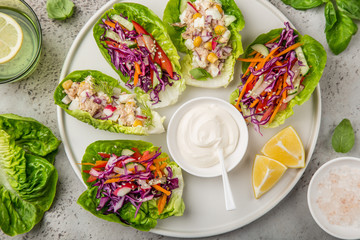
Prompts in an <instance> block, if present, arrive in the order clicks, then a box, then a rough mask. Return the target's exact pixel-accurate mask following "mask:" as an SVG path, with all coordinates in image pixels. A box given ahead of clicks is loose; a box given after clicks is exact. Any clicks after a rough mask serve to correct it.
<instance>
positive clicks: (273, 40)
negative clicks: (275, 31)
mask: <svg viewBox="0 0 360 240" xmlns="http://www.w3.org/2000/svg"><path fill="white" fill-rule="evenodd" d="M279 38H280V35H279V36H277V37H276V38H273V39H271V40H270V41H268V42H267V43H266V44H268V43H273V42H275V41H276V40H278V39H279Z"/></svg>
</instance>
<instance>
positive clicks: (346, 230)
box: [307, 157, 360, 239]
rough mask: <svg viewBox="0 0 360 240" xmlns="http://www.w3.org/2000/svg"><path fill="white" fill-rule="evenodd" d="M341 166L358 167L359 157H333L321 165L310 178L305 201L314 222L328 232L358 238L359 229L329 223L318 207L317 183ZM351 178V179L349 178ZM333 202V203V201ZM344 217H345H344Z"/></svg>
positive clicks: (341, 236)
mask: <svg viewBox="0 0 360 240" xmlns="http://www.w3.org/2000/svg"><path fill="white" fill-rule="evenodd" d="M341 167H348V168H351V169H360V159H359V158H354V157H341V158H335V159H333V160H330V161H328V162H327V163H325V164H324V165H322V166H321V167H320V168H319V169H318V170H317V171H316V172H315V174H314V176H313V177H312V178H311V181H310V184H309V188H308V193H307V201H308V205H309V209H310V212H311V215H312V216H313V218H314V220H315V222H316V223H317V224H318V225H319V226H320V227H321V228H322V229H323V230H324V231H325V232H327V233H328V234H330V235H333V236H334V237H337V238H341V239H359V238H360V229H359V228H358V227H357V226H356V225H355V226H352V227H350V226H348V227H346V226H339V225H334V224H331V223H330V222H329V221H328V219H327V218H326V216H325V214H324V213H323V212H322V211H321V209H320V208H319V205H318V203H317V199H318V197H319V195H318V193H319V184H320V182H323V179H322V178H323V177H324V176H326V175H328V174H329V171H330V170H332V169H339V168H341ZM349 180H351V179H349ZM334 204H335V203H334ZM344 218H346V217H344Z"/></svg>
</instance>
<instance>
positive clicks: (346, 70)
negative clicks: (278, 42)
mask: <svg viewBox="0 0 360 240" xmlns="http://www.w3.org/2000/svg"><path fill="white" fill-rule="evenodd" d="M243 1H245V0H243ZM247 1H251V0H247ZM27 2H28V3H29V4H30V5H31V6H32V7H33V8H34V10H35V12H36V14H37V15H38V17H39V19H40V22H41V25H42V29H43V37H44V42H43V52H42V56H41V61H40V64H39V66H38V68H37V70H36V71H35V72H34V73H33V74H32V75H31V76H30V77H29V78H28V79H26V80H24V81H21V82H17V83H13V84H6V85H0V96H1V101H0V113H15V114H19V115H22V116H27V117H33V118H35V119H37V120H39V121H40V122H42V123H43V124H45V125H47V126H48V127H50V128H51V129H52V130H53V131H54V132H55V134H56V135H57V136H58V137H59V130H58V127H57V120H56V107H55V105H54V103H53V92H54V89H55V87H56V86H57V82H58V77H59V75H60V71H61V68H62V64H63V62H64V59H65V56H66V54H67V52H68V50H69V48H70V46H71V44H72V42H73V40H74V39H75V37H76V35H77V34H78V32H79V31H80V29H81V28H82V26H83V25H84V24H85V23H86V22H87V21H88V19H89V18H90V17H91V16H92V14H94V13H95V12H96V11H97V9H99V8H100V7H101V6H102V5H103V4H105V3H106V2H107V1H106V0H84V1H83V0H74V3H75V5H76V10H75V13H74V16H73V17H72V18H71V19H68V20H66V21H53V20H50V19H49V18H48V17H47V14H46V10H45V8H46V7H45V5H46V1H45V0H27ZM164 2H165V0H164ZM270 2H271V3H272V4H274V5H275V6H276V7H277V8H278V9H280V11H281V12H283V13H284V14H285V16H286V17H287V18H288V19H289V20H290V21H291V22H292V23H293V24H294V25H295V27H296V28H297V29H298V30H299V32H301V33H304V34H309V35H311V36H313V37H314V38H316V39H317V40H318V41H320V42H321V43H322V44H323V45H324V47H325V49H326V51H327V52H328V62H327V66H326V68H325V72H324V75H323V77H322V79H321V94H322V120H321V128H320V134H319V138H318V141H317V145H316V149H315V152H314V154H313V157H312V161H311V163H310V164H309V166H308V168H307V169H306V171H305V174H304V176H303V177H302V178H301V179H300V181H299V182H298V184H297V185H296V186H295V188H294V189H293V190H292V191H291V192H290V194H289V195H288V196H287V197H286V198H285V199H284V200H283V201H281V202H280V204H278V205H277V206H276V207H275V208H274V209H273V210H271V211H270V212H268V213H267V214H266V215H265V216H263V217H261V218H260V219H258V220H256V221H255V222H253V223H250V224H248V225H247V226H245V227H243V228H240V229H238V230H235V231H232V232H229V233H227V234H223V235H219V236H215V237H211V238H209V239H228V240H230V239H240V238H241V239H331V237H330V236H329V235H327V234H326V233H325V232H323V231H322V230H321V229H320V228H319V227H318V226H317V225H316V223H315V221H314V220H313V219H312V217H311V215H310V212H309V210H308V207H307V202H306V191H307V187H308V184H309V181H310V179H311V176H312V175H313V174H314V172H315V171H316V170H317V169H318V168H319V166H320V165H322V164H323V163H325V162H326V161H328V160H329V159H332V158H335V157H338V156H344V155H343V154H338V153H335V152H334V151H333V150H332V148H331V134H332V131H333V130H334V128H335V126H336V125H337V124H338V123H339V122H340V121H341V120H342V119H343V118H349V119H350V120H351V122H352V124H353V127H354V129H355V132H356V140H355V141H356V143H355V147H354V148H353V149H352V151H351V152H349V153H348V154H347V155H348V156H354V157H360V149H359V148H358V146H359V145H360V142H359V133H358V129H359V125H360V120H359V119H360V118H359V114H360V111H359V104H358V101H357V100H358V99H359V97H358V96H359V88H360V82H359V70H360V64H359V62H360V33H359V34H357V35H355V37H354V38H353V40H352V41H351V43H350V46H349V47H348V49H347V50H346V51H344V52H343V53H342V54H340V55H339V56H335V55H334V54H332V53H331V52H330V50H329V48H328V46H327V44H326V41H325V34H324V33H323V31H324V25H325V22H324V9H323V7H320V8H316V9H313V10H308V11H306V12H305V11H296V10H294V9H292V8H290V7H288V6H286V5H285V4H283V3H282V2H281V1H280V0H270ZM254 14H256V13H254ZM357 24H358V25H359V22H357ZM55 165H56V168H57V170H58V172H59V182H58V190H57V193H56V197H55V200H54V203H53V206H52V207H51V209H50V210H49V211H48V212H47V213H46V214H45V216H44V218H43V220H42V221H40V223H39V224H37V225H36V226H35V227H34V228H33V230H31V231H30V232H29V233H27V234H23V235H21V236H17V237H14V238H10V237H8V236H6V235H4V234H3V233H2V232H0V239H107V240H110V239H169V238H168V237H164V236H159V235H156V234H152V233H144V232H140V231H137V230H134V229H131V228H125V227H122V226H120V225H118V224H115V223H108V222H105V221H102V220H100V219H98V218H96V217H94V216H93V215H91V214H90V213H88V212H86V211H85V210H83V209H81V208H80V206H79V205H77V204H76V200H77V198H78V196H79V195H80V194H81V193H82V191H83V190H84V188H83V185H82V183H81V182H80V181H79V179H78V178H77V177H76V175H75V173H74V171H73V170H72V168H71V166H70V163H69V161H68V160H67V157H66V155H65V152H64V149H63V146H62V145H61V147H60V151H59V154H58V155H57V159H56V164H55ZM0 221H1V219H0ZM115 229H116V230H115Z"/></svg>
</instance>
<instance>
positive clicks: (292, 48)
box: [275, 43, 303, 57]
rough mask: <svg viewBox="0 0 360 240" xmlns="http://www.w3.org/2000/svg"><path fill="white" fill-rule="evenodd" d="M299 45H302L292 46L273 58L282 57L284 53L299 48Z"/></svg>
mask: <svg viewBox="0 0 360 240" xmlns="http://www.w3.org/2000/svg"><path fill="white" fill-rule="evenodd" d="M301 45H303V44H302V43H295V44H294V45H291V46H290V47H288V48H287V49H285V50H284V51H282V52H280V53H279V54H277V55H276V56H275V57H280V56H281V55H284V54H285V53H287V52H290V51H291V50H294V49H296V48H298V47H300V46H301Z"/></svg>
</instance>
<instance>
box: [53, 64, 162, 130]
mask: <svg viewBox="0 0 360 240" xmlns="http://www.w3.org/2000/svg"><path fill="white" fill-rule="evenodd" d="M89 75H91V76H92V77H93V78H95V79H96V81H97V82H98V83H99V85H103V86H107V88H110V89H113V88H115V87H116V88H120V89H121V90H122V91H123V92H127V93H130V92H129V91H128V90H127V89H125V88H124V87H122V86H121V85H120V84H119V82H118V81H117V80H116V79H114V78H112V77H110V76H108V75H105V74H104V73H102V72H99V71H95V70H79V71H74V72H72V73H70V74H69V75H68V76H66V77H65V78H64V80H62V81H61V82H60V84H59V85H58V87H57V88H56V89H55V93H54V100H55V103H56V104H57V105H59V106H60V107H61V108H62V109H64V111H65V112H67V113H68V114H69V115H71V116H73V117H75V118H77V119H78V120H80V121H82V122H85V123H88V124H90V125H92V126H93V127H95V128H98V129H102V130H107V131H110V132H117V133H126V134H137V135H147V134H150V133H161V132H163V131H164V127H163V125H162V123H163V121H164V118H162V117H160V115H159V114H158V113H157V112H155V111H152V110H151V109H150V108H149V107H148V105H147V104H146V103H145V102H144V101H143V100H142V99H141V98H137V103H138V105H139V106H140V107H141V109H142V112H143V114H145V115H146V117H147V120H146V121H145V124H144V126H137V127H128V126H123V125H120V124H118V123H116V122H114V121H111V120H101V119H95V118H93V117H92V116H91V115H90V113H88V112H86V111H82V110H73V111H71V110H69V109H68V107H69V105H70V104H65V103H63V102H62V99H63V98H64V97H65V96H66V93H65V92H64V88H63V87H62V83H63V82H65V81H67V80H69V79H71V80H72V81H73V82H82V81H83V80H84V79H85V78H86V77H87V76H89ZM107 91H111V90H107Z"/></svg>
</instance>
